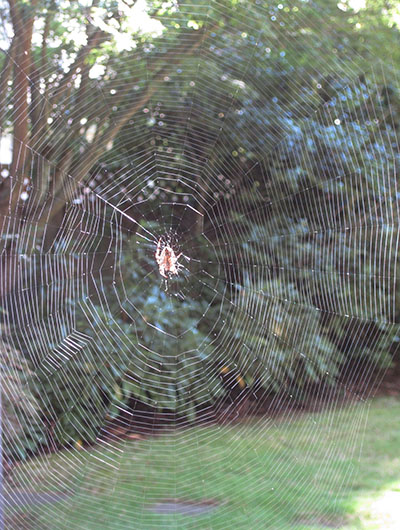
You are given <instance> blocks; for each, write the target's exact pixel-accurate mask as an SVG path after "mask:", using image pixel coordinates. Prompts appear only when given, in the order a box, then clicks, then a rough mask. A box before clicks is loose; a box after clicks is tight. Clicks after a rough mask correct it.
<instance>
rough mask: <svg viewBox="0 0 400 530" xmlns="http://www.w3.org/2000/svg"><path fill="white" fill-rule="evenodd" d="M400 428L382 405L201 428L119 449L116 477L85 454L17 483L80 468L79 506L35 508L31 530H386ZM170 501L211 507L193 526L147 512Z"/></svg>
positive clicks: (396, 502)
mask: <svg viewBox="0 0 400 530" xmlns="http://www.w3.org/2000/svg"><path fill="white" fill-rule="evenodd" d="M368 409H369V410H368ZM367 413H368V415H367ZM367 416H368V421H367V423H365V420H366V419H367ZM399 417H400V401H397V400H395V399H389V398H385V399H378V400H376V401H373V402H372V404H371V406H370V407H368V406H366V405H365V404H358V405H352V406H349V407H345V408H344V409H341V410H336V411H330V412H328V411H327V412H321V413H316V414H306V413H305V414H301V415H299V416H294V417H292V418H291V420H290V421H288V420H287V419H286V420H285V419H282V420H279V419H274V420H273V421H272V420H271V419H268V418H266V419H262V420H257V421H253V422H250V423H249V424H247V425H245V426H243V425H234V426H226V427H221V426H209V427H198V428H193V429H188V430H185V431H181V432H177V433H172V434H171V433H170V434H165V435H162V436H159V437H157V438H153V439H141V440H130V441H125V442H124V443H123V444H121V445H120V446H119V449H123V451H120V452H119V451H116V452H115V451H114V452H113V453H112V455H113V456H112V460H111V461H112V462H113V465H115V464H116V468H115V467H112V466H108V465H107V464H106V462H107V460H109V459H110V455H109V454H107V453H106V452H105V451H103V450H102V451H103V452H102V451H99V450H98V449H94V448H92V449H90V450H89V453H88V452H87V451H86V450H83V451H74V452H73V453H68V452H63V453H60V454H58V455H53V456H52V457H51V458H50V460H49V466H50V467H49V468H47V470H46V471H45V472H43V471H42V463H43V460H37V461H32V462H30V463H29V464H26V465H25V466H22V467H21V469H20V470H19V473H18V475H16V476H15V480H16V481H17V483H18V477H20V480H21V484H23V483H24V482H25V481H24V478H23V477H24V476H25V478H26V477H28V476H29V480H30V481H34V484H35V485H36V489H37V490H40V489H41V488H42V489H45V488H46V486H48V482H47V477H48V476H49V472H50V470H52V471H53V472H54V473H57V475H58V477H59V480H61V483H62V480H63V478H64V479H65V483H66V484H67V483H68V482H69V480H70V476H68V473H67V470H68V466H69V465H70V464H72V463H73V465H74V466H75V471H76V469H78V470H79V466H80V465H81V464H83V463H85V465H84V466H83V465H82V470H83V471H84V473H83V475H82V476H81V478H80V480H79V482H78V483H76V487H77V491H78V496H76V497H75V498H73V499H70V500H69V501H68V502H65V503H64V502H60V503H58V504H57V505H54V504H53V505H47V506H45V505H43V506H42V507H41V508H40V509H38V508H35V509H34V514H33V515H34V519H33V521H34V522H33V526H32V527H33V528H64V527H65V528H67V527H68V528H70V529H71V528H72V529H74V528H75V529H78V528H85V529H100V530H101V529H104V530H105V529H106V528H107V529H112V528H131V529H143V530H144V529H150V528H177V529H180V528H182V529H189V528H192V529H194V528H211V529H214V528H221V529H222V528H229V529H231V528H237V529H241V528H244V529H247V528H249V529H253V528H254V529H258V528H287V529H296V530H306V529H309V530H316V529H320V530H322V529H326V528H341V529H343V530H350V529H395V528H400V452H399V448H400V424H399V421H398V419H399ZM317 427H318V430H317ZM314 432H315V433H316V434H318V436H316V437H315V440H314V441H312V434H313V433H314ZM361 439H362V442H363V443H362V447H361V445H360V442H361ZM95 451H97V452H95ZM72 455H73V460H72V459H71V460H69V459H70V458H72ZM329 455H330V456H329ZM94 456H95V457H96V458H94ZM98 458H100V460H98ZM88 459H89V461H90V465H87V462H88ZM96 463H97V465H96ZM279 466H281V469H279ZM282 466H283V467H282ZM63 474H64V477H63ZM32 486H33V484H32V483H31V487H32ZM173 497H176V498H181V499H194V500H196V499H198V500H200V499H212V500H215V501H217V502H218V503H220V505H219V507H218V508H217V509H216V510H214V511H213V512H210V513H209V514H207V515H201V516H196V517H195V516H188V515H175V514H174V515H165V514H163V515H160V514H154V513H152V512H151V511H150V510H148V507H149V506H150V505H151V503H152V502H155V501H157V499H159V500H161V499H165V498H173ZM132 514H136V515H135V518H133V517H132ZM62 521H65V522H64V523H62ZM63 524H64V526H63Z"/></svg>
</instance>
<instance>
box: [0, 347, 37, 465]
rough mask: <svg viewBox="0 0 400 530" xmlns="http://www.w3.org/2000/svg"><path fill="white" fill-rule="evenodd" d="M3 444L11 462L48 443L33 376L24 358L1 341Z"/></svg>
mask: <svg viewBox="0 0 400 530" xmlns="http://www.w3.org/2000/svg"><path fill="white" fill-rule="evenodd" d="M0 366H1V372H0V377H1V421H2V425H1V426H2V443H3V448H4V452H5V456H6V457H7V459H9V460H10V461H11V460H14V459H17V460H21V459H24V458H26V456H27V455H29V454H32V453H34V452H35V451H36V449H37V447H38V445H39V444H40V443H42V442H43V441H44V437H43V432H42V423H41V421H40V409H39V403H38V401H37V400H36V399H35V397H34V395H33V393H32V391H31V389H30V388H29V381H30V379H31V377H32V372H31V370H30V369H29V365H28V362H27V360H26V359H24V357H23V355H22V354H21V353H20V352H19V351H18V350H16V349H15V348H13V347H11V346H10V345H9V344H7V343H6V342H4V341H3V338H2V339H1V341H0Z"/></svg>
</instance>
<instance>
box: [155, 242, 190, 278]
mask: <svg viewBox="0 0 400 530" xmlns="http://www.w3.org/2000/svg"><path fill="white" fill-rule="evenodd" d="M154 255H155V258H156V262H157V264H158V268H159V271H160V274H161V276H163V277H164V278H167V279H168V278H169V277H170V276H172V275H177V274H179V270H180V268H181V267H183V265H182V264H181V263H179V262H178V260H179V258H180V257H181V256H182V252H180V253H179V254H178V255H176V254H175V252H174V250H173V248H172V247H171V246H170V245H168V244H163V242H162V238H161V237H160V239H159V240H158V243H157V249H156V252H155V254H154ZM184 257H185V258H186V256H184ZM186 259H187V260H189V258H186Z"/></svg>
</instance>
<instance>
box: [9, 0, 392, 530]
mask: <svg viewBox="0 0 400 530" xmlns="http://www.w3.org/2000/svg"><path fill="white" fill-rule="evenodd" d="M168 6H169V7H168V9H166V10H165V12H162V11H160V12H159V13H158V15H157V17H154V18H155V19H156V20H157V21H158V23H159V24H161V25H162V27H163V28H164V29H163V32H162V33H161V34H159V35H156V36H154V35H153V38H152V39H149V40H146V39H144V40H142V41H140V43H139V39H137V42H136V47H132V48H131V49H129V50H122V52H121V53H118V54H111V53H110V56H109V58H108V61H107V62H105V60H104V58H102V57H100V58H97V59H96V61H97V62H96V63H95V65H97V66H98V67H99V68H100V70H99V71H100V73H96V71H93V69H92V68H93V64H92V63H91V64H90V65H87V64H82V65H81V66H79V67H78V68H74V67H75V63H74V62H73V61H72V62H70V63H68V64H67V65H65V71H64V72H61V73H60V72H59V71H55V70H54V65H51V64H44V65H43V66H42V67H40V68H38V69H37V72H36V74H35V75H36V78H35V79H32V75H31V73H29V72H26V71H24V72H22V75H23V76H25V77H26V78H27V79H28V81H29V83H30V84H31V88H30V91H31V92H30V95H31V98H32V101H33V102H34V104H33V105H32V107H33V111H32V112H34V111H35V109H39V115H38V117H37V119H36V121H35V119H34V117H32V118H31V121H32V123H31V128H32V130H31V131H30V139H29V142H26V143H24V142H22V143H20V144H19V145H18V143H17V142H16V143H15V144H14V146H13V150H14V152H15V151H16V150H18V152H19V153H20V159H19V164H18V171H17V172H15V173H13V172H12V168H11V167H10V168H9V169H7V168H6V167H5V166H4V168H3V169H2V179H3V182H2V184H1V194H2V195H1V197H2V205H3V206H4V204H5V205H6V206H5V207H3V208H2V216H1V235H2V238H1V245H2V254H1V283H2V285H1V290H2V297H3V313H2V329H4V332H2V344H1V348H2V351H3V350H4V352H5V353H4V355H9V357H10V366H11V368H10V375H11V376H10V378H4V381H3V388H4V390H3V394H7V392H11V391H12V387H11V384H12V383H11V382H12V380H18V381H20V382H21V385H22V386H21V388H22V389H23V390H25V389H28V388H30V389H33V394H34V395H35V393H36V395H39V396H40V402H41V410H39V407H38V404H37V402H36V401H35V400H34V399H33V398H32V403H28V402H27V406H28V408H29V414H28V420H26V421H28V423H29V425H30V427H31V430H30V431H29V432H30V433H31V431H32V430H34V432H35V433H36V437H37V438H36V439H35V440H33V439H32V435H31V434H29V436H28V434H27V433H26V429H25V430H22V431H21V432H19V429H18V426H14V425H12V424H11V423H10V424H4V426H3V446H4V447H5V448H6V455H7V459H8V460H7V462H8V463H9V465H10V467H11V471H12V472H11V473H10V477H11V478H10V479H9V480H8V482H7V481H6V484H5V496H4V504H5V513H6V517H7V518H8V520H9V521H10V525H11V526H10V527H15V528H22V527H24V526H23V525H24V524H26V512H27V511H28V513H29V518H30V520H31V521H33V523H32V524H33V525H36V528H54V527H55V526H54V524H55V523H54V521H57V528H99V526H98V525H99V521H101V524H103V525H104V528H157V527H158V528H159V527H162V528H186V526H185V525H186V524H190V525H191V526H190V527H191V528H224V527H226V526H227V523H226V521H227V516H229V514H230V510H232V505H233V506H235V505H239V506H240V508H237V510H236V512H235V517H236V518H235V519H234V524H235V525H236V527H237V528H239V527H243V528H244V527H246V525H247V527H252V528H261V527H264V526H263V525H266V526H265V527H270V528H281V527H284V523H283V522H282V521H283V514H284V513H285V512H287V511H289V512H290V513H291V514H292V517H293V519H292V525H291V528H295V527H296V525H300V522H301V521H302V520H304V516H303V514H304V513H307V514H313V515H312V517H314V520H315V521H317V522H318V521H319V518H318V517H319V516H318V514H319V513H320V511H321V505H322V503H323V499H322V496H321V493H320V490H319V487H318V480H323V481H324V482H325V483H328V484H329V486H330V488H328V489H330V490H331V491H332V495H331V499H330V503H329V516H328V519H329V518H331V519H332V521H334V520H335V513H336V512H335V506H336V501H337V499H338V498H339V497H340V496H341V495H342V494H344V492H345V491H346V488H347V487H348V484H349V483H350V482H351V480H352V478H353V477H354V476H355V475H356V472H357V469H356V466H357V464H356V463H355V462H356V455H357V454H358V452H359V451H360V447H361V442H362V435H363V431H364V429H365V422H366V415H367V411H368V404H369V398H370V397H371V396H372V395H373V394H374V392H375V391H376V389H377V387H378V384H379V381H380V379H381V377H382V375H383V372H384V368H385V366H386V365H387V364H385V362H386V361H387V355H388V352H389V351H392V349H393V343H394V341H395V340H397V339H396V337H397V333H398V315H396V307H395V294H396V263H397V252H398V237H399V236H398V228H399V227H398V219H399V212H398V191H397V181H396V172H395V170H396V164H397V163H398V160H399V150H398V141H397V137H396V128H395V124H394V119H395V117H394V114H393V112H392V109H391V105H390V97H391V94H390V93H389V90H388V89H387V88H386V91H385V90H383V91H382V90H381V86H382V85H383V86H385V83H384V82H382V79H383V80H385V78H386V77H385V76H386V75H387V72H388V70H387V69H390V68H391V66H392V65H390V64H385V63H384V62H383V61H382V60H381V59H380V58H378V57H373V56H372V54H371V53H370V52H369V51H368V46H366V47H365V49H363V50H362V52H360V53H359V54H358V53H357V52H356V51H355V50H350V49H349V48H348V47H346V46H344V45H343V44H341V42H342V41H341V38H340V36H339V35H340V28H336V29H337V31H335V26H332V23H333V22H332V21H333V18H332V17H331V15H330V14H329V13H328V11H326V12H325V11H323V10H321V8H320V7H319V6H317V5H314V4H311V3H308V2H294V3H291V5H290V6H289V7H288V6H286V7H287V9H286V7H285V9H284V6H282V5H281V4H280V5H278V6H277V7H266V6H265V5H264V4H262V3H261V2H260V3H258V2H255V3H250V4H249V5H248V4H246V5H245V7H244V5H241V4H238V5H237V7H236V9H235V10H234V11H232V12H230V13H229V16H228V15H227V14H226V12H225V8H224V6H223V5H222V4H219V3H217V2H213V1H210V2H209V3H208V4H198V3H192V4H182V5H180V4H178V3H177V4H175V3H171V5H169V4H168ZM311 13H312V16H311ZM87 17H88V21H89V24H90V27H91V28H92V30H93V33H91V34H90V35H89V37H88V42H89V41H90V39H91V38H93V39H94V37H93V35H97V33H96V28H97V25H100V26H101V24H100V22H99V20H98V19H97V18H96V16H94V15H93V13H92V14H88V15H87ZM192 19H193V20H194V19H195V21H194V22H193V23H192V24H188V23H187V21H193V20H192ZM260 21H264V22H263V23H261V22H260ZM302 26H304V28H306V31H304V32H299V28H300V27H302ZM101 27H102V26H101ZM221 27H222V29H221ZM290 30H292V31H293V32H298V33H297V34H298V35H301V37H299V39H298V40H295V39H293V40H291V38H290V35H291V31H290ZM310 34H311V35H312V36H313V39H316V38H317V39H318V40H317V44H318V45H315V44H316V41H315V40H313V39H311V38H310V36H309V35H310ZM97 38H99V39H100V40H101V39H102V40H103V41H104V42H105V43H106V42H108V41H109V34H108V33H106V34H101V35H100V37H97ZM232 49H234V50H235V51H236V53H232V52H231V50H232ZM296 50H301V54H300V52H299V54H298V55H296V53H295V51H296ZM5 53H6V54H8V57H9V60H11V61H14V59H13V55H12V53H11V52H10V51H5ZM194 57H195V58H196V60H194V59H193V58H194ZM278 57H279V58H278ZM304 57H306V58H307V61H305V62H304V61H301V62H300V58H304ZM78 59H79V57H76V58H75V61H77V60H78ZM272 59H274V60H273V61H272ZM14 66H15V68H18V65H17V64H16V63H15V64H14ZM292 74H293V75H292ZM295 74H296V75H295ZM277 79H279V82H278V81H277ZM390 79H391V80H392V82H393V73H391V74H390ZM378 80H379V82H378ZM41 82H42V83H43V84H46V83H47V85H48V87H47V88H46V89H44V88H42V86H41ZM396 90H398V87H393V86H392V91H393V92H392V94H394V93H395V91H396ZM88 92H89V93H90V95H89V96H88ZM80 98H81V99H80ZM250 101H251V102H252V104H251V105H250V104H249V102H250ZM47 106H51V109H52V110H51V111H48V112H49V113H48V116H49V118H48V119H47V121H46V122H45V123H44V122H42V120H41V118H40V112H44V109H46V108H47ZM19 111H20V109H19V107H18V106H14V107H13V108H8V110H7V112H8V115H9V120H10V123H11V121H12V120H13V119H14V120H15V119H18V113H19ZM32 116H34V114H32ZM9 133H10V128H9V125H7V124H6V125H5V126H4V127H3V128H2V141H6V139H7V135H9ZM165 249H168V253H167V254H166V250H165ZM171 256H172V257H171ZM178 256H179V257H178ZM171 259H172V261H171ZM174 259H176V261H173V260H174ZM160 263H162V266H163V267H164V268H163V269H161V265H160ZM174 267H175V268H174ZM162 271H164V274H161V272H162ZM10 348H11V349H12V351H15V352H18V353H19V354H20V355H21V359H19V357H16V356H15V357H12V356H11V354H10V353H8V354H7V352H10V351H11V350H10ZM15 355H16V354H15ZM22 358H23V359H26V360H27V361H28V362H29V370H30V371H29V373H28V372H27V373H28V375H27V376H26V374H25V375H24V376H23V375H22V373H20V370H21V365H22V362H23V361H22ZM11 359H12V360H11ZM385 360H386V361H385ZM23 390H22V391H23ZM3 399H4V398H3ZM22 399H24V400H26V399H27V398H25V397H22ZM343 402H345V403H346V406H347V407H349V408H351V409H352V411H353V421H352V425H351V427H350V428H349V432H348V436H347V438H346V440H345V441H344V442H343V443H342V444H340V445H339V446H336V445H335V444H334V442H329V440H330V436H331V433H332V431H333V430H334V428H335V422H340V421H341V419H340V415H339V416H335V412H334V411H335V408H336V407H337V406H338V405H340V404H341V403H343ZM12 407H14V408H15V407H16V405H15V404H14V405H12ZM320 408H323V409H324V410H325V411H326V412H328V413H329V414H331V416H329V414H328V415H327V417H328V418H329V417H331V418H332V419H331V422H329V420H323V421H322V420H321V421H320V419H319V416H318V410H319V409H320ZM303 410H304V411H308V412H309V414H310V416H309V418H310V421H307V422H303V423H296V421H297V420H296V418H297V417H298V413H299V411H303ZM243 417H245V418H250V419H249V420H248V421H246V422H244V421H240V420H241V419H242V418H243ZM3 423H4V422H3ZM33 426H35V428H33ZM249 433H251V443H250V442H248V436H249ZM155 436H156V437H155ZM154 437H155V438H154ZM266 442H270V451H269V452H268V454H266V452H265V450H264V445H263V444H264V443H266ZM322 442H324V445H323V447H324V449H319V447H320V444H321V443H322ZM297 444H299V445H300V444H305V445H308V446H309V451H308V453H304V451H300V448H299V447H298V446H297ZM61 447H64V448H66V449H64V450H62V451H59V449H60V448H61ZM321 451H322V452H323V454H322V457H321V460H320V461H321V465H320V467H319V468H318V469H316V470H315V476H316V479H315V481H314V482H311V483H310V481H309V480H308V478H307V474H306V471H305V470H306V469H307V466H309V465H311V464H312V461H313V454H315V453H318V454H321ZM52 452H57V454H55V455H53V454H51V453H52ZM32 454H35V455H36V456H35V458H34V459H33V460H32V462H33V463H32V464H31V465H29V463H28V465H26V466H22V465H20V463H19V462H20V461H21V458H23V457H26V456H32ZM353 457H354V459H353ZM298 459H300V460H301V459H303V461H302V462H300V463H301V464H303V465H297V466H296V467H295V469H296V471H295V472H293V466H294V463H295V462H296V463H297V464H298V463H299V462H298ZM332 461H335V462H336V465H337V471H336V472H335V469H334V468H332V466H331V465H330V464H331V462H332ZM188 462H189V463H190V465H188ZM249 468H251V469H253V470H254V469H256V470H257V472H256V473H255V474H254V473H252V475H251V477H252V478H251V481H250V479H249V478H248V477H247V472H248V469H249ZM343 469H345V475H346V477H347V479H346V481H345V482H343V481H340V482H339V477H342V476H343ZM226 470H229V471H230V473H231V478H230V487H229V489H228V490H227V489H226V486H225V489H224V482H223V478H222V474H223V473H225V472H226ZM339 471H340V472H339ZM132 475H138V476H140V477H141V479H142V484H143V485H142V486H140V485H136V486H135V487H133V488H130V487H128V485H127V484H129V483H130V482H129V481H130V480H131V477H132ZM138 484H140V483H138ZM238 484H241V487H238ZM288 489H289V490H290V489H292V490H294V489H300V490H301V491H302V495H301V497H297V499H298V500H297V501H293V502H292V501H291V502H292V503H291V505H290V506H288V501H287V499H288ZM22 490H23V491H28V493H29V495H30V497H29V495H28V497H29V499H28V501H29V502H28V501H26V500H25V501H23V499H22V500H21V495H19V494H18V492H21V491H22ZM35 495H36V496H35ZM45 495H48V496H50V497H48V498H46V497H45ZM51 496H53V498H52V500H51ZM243 496H244V499H245V500H244V502H243ZM49 499H50V500H49ZM168 499H172V500H173V502H174V503H175V504H176V503H178V504H179V502H178V501H181V502H182V503H186V504H187V503H189V501H193V502H194V503H196V502H197V503H200V502H204V503H205V504H206V505H207V503H208V504H209V505H212V506H214V509H213V510H210V511H205V512H204V513H202V514H201V516H199V515H198V516H196V517H199V518H196V517H195V516H193V519H190V522H188V519H185V518H182V517H183V516H182V515H181V514H180V513H175V512H174V511H172V513H167V514H165V513H159V514H158V513H157V512H156V511H154V509H153V510H152V509H151V507H154V506H157V505H158V504H160V503H161V504H162V503H164V504H165V503H166V500H168ZM173 502H172V501H171V503H173ZM264 509H268V510H269V513H270V516H269V520H268V521H265V520H264V517H265V515H264ZM185 517H190V515H186V516H185ZM312 517H310V516H309V518H308V523H309V524H312V523H313V519H312ZM329 520H330V519H329ZM249 525H250V526H249ZM34 527H35V526H34Z"/></svg>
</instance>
